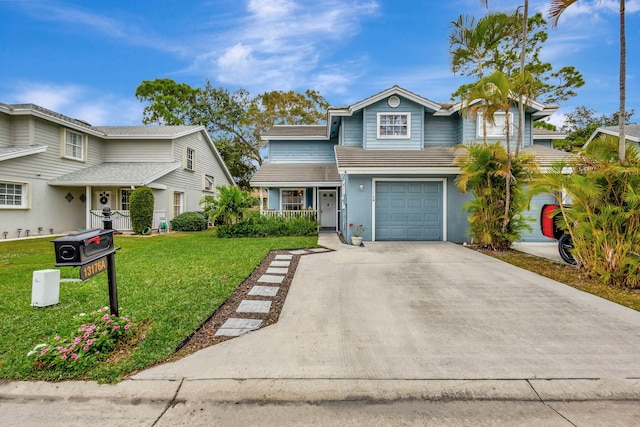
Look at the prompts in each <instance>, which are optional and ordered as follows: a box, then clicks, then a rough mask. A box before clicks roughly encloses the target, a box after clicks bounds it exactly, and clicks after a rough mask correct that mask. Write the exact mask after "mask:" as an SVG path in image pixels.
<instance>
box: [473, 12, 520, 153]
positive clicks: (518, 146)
mask: <svg viewBox="0 0 640 427" xmlns="http://www.w3.org/2000/svg"><path fill="white" fill-rule="evenodd" d="M480 3H481V4H483V5H484V6H486V7H489V0H480ZM528 36H529V0H524V5H523V17H522V40H521V48H520V74H524V64H525V60H526V57H527V37H528ZM523 130H524V97H523V96H520V98H519V99H518V143H517V144H516V156H518V154H519V153H520V145H521V144H522V143H523V138H524V132H523Z"/></svg>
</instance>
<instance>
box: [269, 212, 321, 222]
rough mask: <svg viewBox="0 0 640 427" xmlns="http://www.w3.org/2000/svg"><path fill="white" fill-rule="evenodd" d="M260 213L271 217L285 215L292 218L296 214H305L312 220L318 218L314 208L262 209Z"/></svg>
mask: <svg viewBox="0 0 640 427" xmlns="http://www.w3.org/2000/svg"><path fill="white" fill-rule="evenodd" d="M262 215H265V216H271V217H285V218H293V217H296V216H305V217H307V218H310V219H312V220H314V221H317V220H318V211H314V210H304V211H275V210H273V211H272V210H268V211H262Z"/></svg>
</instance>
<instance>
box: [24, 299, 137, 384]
mask: <svg viewBox="0 0 640 427" xmlns="http://www.w3.org/2000/svg"><path fill="white" fill-rule="evenodd" d="M78 320H79V321H82V322H83V323H82V325H80V327H79V328H78V329H77V330H76V331H74V332H73V334H71V336H69V337H60V336H56V337H54V338H51V339H50V340H48V341H46V342H44V343H41V344H38V345H36V346H35V347H34V348H33V350H31V351H30V352H29V353H28V354H27V357H30V358H33V369H46V370H62V371H64V372H66V373H69V372H70V373H73V374H75V375H80V374H82V373H83V372H85V371H86V370H88V369H91V368H92V367H93V366H94V365H95V364H96V363H98V362H101V361H103V360H105V359H107V358H108V357H109V356H110V355H111V354H112V353H113V351H114V350H115V349H116V347H117V346H118V345H119V344H121V343H125V342H128V343H129V344H135V342H136V341H137V339H144V335H140V336H137V333H136V326H135V324H133V323H132V322H131V319H130V318H128V317H124V316H120V317H117V316H115V315H113V314H112V315H110V314H109V313H108V312H107V307H103V308H101V309H100V310H98V311H94V312H92V313H91V314H89V315H85V314H84V313H82V314H80V315H78ZM132 340H133V341H132Z"/></svg>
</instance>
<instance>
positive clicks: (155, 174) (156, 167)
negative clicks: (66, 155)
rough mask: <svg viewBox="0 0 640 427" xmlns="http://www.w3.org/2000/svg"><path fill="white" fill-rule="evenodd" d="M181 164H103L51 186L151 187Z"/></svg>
mask: <svg viewBox="0 0 640 427" xmlns="http://www.w3.org/2000/svg"><path fill="white" fill-rule="evenodd" d="M180 166H181V163H180V162H163V163H148V162H122V163H101V164H99V165H95V166H91V167H87V168H84V169H81V170H78V171H75V172H71V173H68V174H66V175H62V176H59V177H57V178H55V179H53V180H51V181H49V185H62V186H75V187H78V186H80V187H82V186H86V185H112V186H127V187H128V186H132V185H133V186H141V185H149V184H151V183H152V182H153V181H155V180H157V179H158V178H161V177H163V176H164V175H166V174H168V173H170V172H173V171H174V170H176V169H178V168H180Z"/></svg>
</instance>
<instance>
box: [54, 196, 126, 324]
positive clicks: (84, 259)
mask: <svg viewBox="0 0 640 427" xmlns="http://www.w3.org/2000/svg"><path fill="white" fill-rule="evenodd" d="M102 214H103V216H104V220H103V223H104V229H103V230H99V229H94V230H87V231H82V232H80V233H76V234H70V235H68V236H65V237H61V238H59V239H55V240H53V245H54V250H55V254H56V267H63V266H73V267H80V279H82V280H86V279H88V278H90V277H93V276H95V275H96V274H99V273H102V272H103V271H105V270H106V271H107V276H108V280H109V306H110V308H111V314H115V315H116V316H118V315H119V314H118V290H117V284H116V259H115V253H116V250H117V249H120V248H116V247H114V245H113V230H112V229H111V208H109V207H108V206H105V207H104V208H103V209H102Z"/></svg>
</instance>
